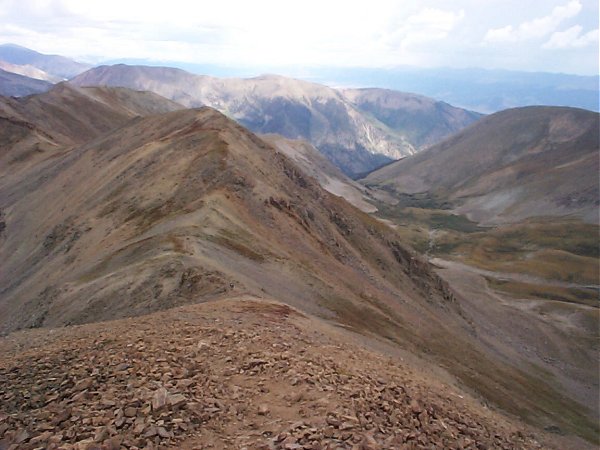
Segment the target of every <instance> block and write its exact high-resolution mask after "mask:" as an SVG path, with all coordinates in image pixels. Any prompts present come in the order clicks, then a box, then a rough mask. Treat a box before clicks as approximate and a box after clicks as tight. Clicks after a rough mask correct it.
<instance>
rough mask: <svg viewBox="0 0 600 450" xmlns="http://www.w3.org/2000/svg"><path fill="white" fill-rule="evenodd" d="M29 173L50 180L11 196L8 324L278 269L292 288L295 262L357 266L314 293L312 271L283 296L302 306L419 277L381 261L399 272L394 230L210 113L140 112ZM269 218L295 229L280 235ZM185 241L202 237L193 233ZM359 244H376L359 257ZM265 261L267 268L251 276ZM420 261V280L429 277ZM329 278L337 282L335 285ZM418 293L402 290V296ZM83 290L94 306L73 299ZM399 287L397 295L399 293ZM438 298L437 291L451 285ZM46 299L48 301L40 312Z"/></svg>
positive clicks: (171, 296)
mask: <svg viewBox="0 0 600 450" xmlns="http://www.w3.org/2000/svg"><path fill="white" fill-rule="evenodd" d="M274 168H276V170H273V169H274ZM27 178H39V179H43V180H47V181H46V182H43V183H42V184H41V185H40V186H39V187H38V188H37V189H35V190H34V191H30V189H31V188H30V185H29V183H28V182H27V181H26V180H23V181H21V182H16V183H15V184H14V185H10V186H8V187H7V188H6V190H4V191H3V192H2V194H3V195H2V199H3V204H2V205H1V207H2V210H3V211H4V212H5V216H6V228H5V230H4V233H5V236H11V238H10V239H6V240H4V242H3V246H2V253H3V254H4V255H6V256H7V259H6V264H5V266H4V267H5V269H6V270H5V271H3V274H2V277H3V279H2V283H1V284H2V286H3V287H4V288H3V292H2V295H3V298H4V299H10V302H8V303H4V304H3V308H2V309H3V314H2V317H4V318H5V319H6V320H5V321H4V324H3V325H4V327H5V329H6V327H8V329H11V328H14V327H21V326H23V325H24V324H26V323H31V321H32V320H33V321H34V322H37V324H38V325H39V324H41V323H44V324H54V325H58V324H61V323H65V321H69V320H77V321H81V320H86V319H85V318H86V317H87V318H89V317H95V319H100V318H103V317H105V318H110V317H118V316H119V315H120V314H130V313H131V312H132V311H136V310H139V311H143V310H153V309H159V308H161V307H165V306H168V305H169V304H171V302H174V303H175V304H177V303H179V302H186V301H189V297H188V295H190V294H192V293H194V292H195V291H196V289H200V290H202V289H203V288H206V289H208V291H209V293H212V294H211V295H216V294H217V293H222V292H227V291H228V290H229V289H230V287H229V283H230V282H231V283H234V285H237V286H238V287H239V288H240V289H242V288H243V289H249V290H250V291H252V292H256V293H260V292H261V290H260V288H259V286H264V287H265V288H266V287H267V286H269V285H271V284H273V283H274V280H273V279H272V277H274V276H275V274H277V278H278V279H286V278H287V279H289V282H290V283H291V286H293V285H294V284H298V283H299V280H295V281H294V279H293V278H290V276H291V274H289V273H288V274H287V275H286V273H287V270H289V269H286V268H285V267H286V266H287V265H289V268H290V269H291V267H295V270H294V278H295V277H296V276H298V275H299V274H300V275H301V276H300V279H301V280H302V279H303V277H309V278H312V277H314V276H315V275H314V274H315V273H321V271H320V270H318V267H324V265H332V264H333V265H337V266H340V267H339V271H340V272H339V273H345V272H348V275H347V276H346V277H344V280H345V281H343V282H342V283H341V285H340V283H339V282H333V281H325V280H318V279H315V280H313V283H314V284H315V287H313V288H310V289H308V290H306V286H305V285H304V284H305V283H306V280H303V281H301V282H300V284H298V289H291V286H288V289H287V297H286V298H285V299H286V301H288V302H289V303H292V304H303V306H305V307H307V308H308V307H309V306H310V303H306V302H307V300H306V298H307V296H311V295H312V296H314V298H321V299H322V300H321V301H322V302H324V304H323V305H322V306H321V307H324V306H326V305H327V304H329V303H331V302H335V301H337V300H335V298H338V297H340V296H343V297H345V298H348V299H352V298H357V295H358V293H360V292H363V289H358V287H357V286H355V285H354V282H353V281H351V280H352V279H353V278H356V277H358V278H364V277H367V278H368V277H369V276H371V277H375V278H374V279H376V280H378V281H377V282H376V283H374V286H373V288H374V289H376V290H381V291H382V293H386V292H387V294H386V296H389V295H392V292H394V290H393V289H392V287H391V286H390V285H389V283H397V282H400V280H403V282H404V283H408V285H410V284H413V282H411V281H409V280H407V277H406V275H405V274H404V271H402V272H401V273H398V274H394V275H391V274H387V271H388V269H385V270H384V269H379V268H378V266H377V265H376V264H375V261H376V260H386V261H387V264H386V265H385V266H386V267H388V266H389V267H393V266H395V265H398V264H402V263H401V262H399V261H396V259H397V258H400V261H404V259H403V258H405V256H400V255H403V253H402V252H403V251H404V250H399V249H397V248H396V247H395V245H396V244H393V236H389V237H387V238H385V236H386V234H387V232H386V231H385V230H386V228H385V227H384V226H383V225H380V224H378V223H377V222H376V221H374V220H372V219H370V218H368V217H367V216H362V217H354V213H353V212H352V211H353V209H348V208H350V207H349V205H347V204H346V203H345V202H340V201H339V200H338V199H337V198H336V197H333V196H330V195H329V194H327V193H326V192H325V191H323V190H321V188H320V187H319V186H318V185H317V184H316V183H315V182H314V181H312V180H310V179H308V178H305V176H304V175H303V174H302V173H301V172H300V171H299V170H298V169H297V168H296V167H295V166H294V165H293V164H291V163H290V162H289V161H288V160H287V158H285V157H283V156H281V155H279V154H277V153H276V152H274V151H273V149H272V148H271V147H269V146H267V145H266V144H265V143H263V142H262V141H260V140H258V139H257V138H256V137H254V136H253V135H251V134H249V133H247V132H246V131H245V130H244V129H242V128H241V127H239V126H237V125H235V124H234V123H233V122H230V121H228V120H227V119H226V118H225V117H224V116H221V115H220V114H218V113H216V112H214V111H213V110H209V109H204V110H201V111H195V110H186V111H181V112H174V113H170V114H166V115H160V116H150V117H148V118H145V119H139V120H134V121H131V122H129V124H128V125H126V126H125V127H123V128H120V129H118V130H117V131H115V132H114V133H111V134H108V135H104V136H100V137H99V138H98V139H97V140H96V141H94V142H93V144H92V143H88V144H87V145H84V146H82V147H80V148H77V149H75V150H72V151H70V152H68V153H67V154H66V155H65V156H64V157H63V158H61V159H58V160H56V161H54V162H53V163H51V164H47V165H44V166H43V167H42V168H41V171H40V173H39V174H33V173H30V174H29V175H28V177H27ZM73 192H78V193H79V194H78V195H77V196H73ZM17 198H18V199H19V201H18V202H16V199H17ZM13 199H14V200H13ZM26 205H27V206H26ZM31 210H34V211H36V212H37V214H40V219H41V218H42V217H43V218H44V219H43V221H42V222H43V224H42V223H38V222H30V221H31V218H27V220H26V215H24V214H27V215H28V214H31V213H30V212H27V211H31ZM26 225H27V226H29V225H33V226H34V228H33V229H27V226H26ZM272 227H276V228H277V229H286V230H288V231H287V232H286V233H285V234H281V235H274V234H273V233H272V231H270V229H271V228H272ZM44 230H46V231H44ZM36 236H37V237H36ZM186 236H188V237H189V238H192V237H193V239H192V240H191V241H189V242H188V237H186ZM16 245H18V249H17V248H16V247H15V246H16ZM358 248H361V249H362V248H365V249H366V248H370V249H371V250H370V251H369V252H368V253H357V252H358ZM90 252H92V253H90ZM148 252H149V253H148ZM165 252H166V253H165ZM215 252H217V253H215ZM395 252H396V253H395ZM398 252H400V253H398ZM69 253H70V255H69ZM238 253H241V254H242V256H245V259H243V261H245V262H243V264H241V265H240V263H239V262H236V261H235V260H234V259H233V260H232V257H233V256H235V255H237V254H238ZM92 254H93V255H94V256H93V257H91V255H92ZM153 255H154V256H153ZM299 255H302V257H300V256H299ZM395 255H396V256H395ZM84 256H85V257H84ZM164 256H168V258H166V260H165V258H164ZM208 256H211V257H210V258H208V259H207V257H208ZM23 257H25V258H24V259H23ZM369 259H371V261H370V262H368V261H369ZM169 260H172V262H171V263H169ZM84 261H87V263H84ZM219 261H221V263H219ZM224 261H227V262H228V263H227V264H225V263H224ZM275 261H278V262H277V263H276V264H274V262H275ZM286 261H287V262H286ZM263 262H264V263H265V264H264V266H262V267H263V269H261V272H264V273H263V274H262V275H258V274H256V273H254V272H255V270H256V268H255V267H258V266H261V265H262V263H263ZM125 263H126V265H123V264H125ZM136 265H139V266H138V267H137V268H136V269H135V271H138V272H139V271H142V272H141V273H145V275H141V273H140V274H138V275H136V277H135V279H132V278H131V275H132V270H134V269H133V267H136ZM246 265H248V267H246ZM303 266H305V267H303ZM236 267H237V270H234V268H236ZM74 270H75V271H74ZM246 270H248V271H249V272H247V273H245V271H246ZM381 270H384V272H381ZM420 270H423V272H422V276H424V277H425V279H427V277H429V276H433V275H432V274H428V272H427V271H426V270H425V269H424V268H423V269H420ZM173 271H174V273H173ZM271 272H273V273H272V274H271ZM296 272H297V273H296ZM351 273H352V274H354V275H350V274H351ZM384 273H385V274H386V275H385V278H383V275H384ZM211 274H212V275H211ZM302 274H304V275H302ZM172 277H175V279H177V278H179V277H180V284H173V282H175V279H173V278H172ZM242 277H243V278H242ZM237 278H240V279H237ZM161 279H162V280H163V281H164V283H165V284H164V286H163V287H161V288H157V289H158V290H157V291H155V292H154V294H153V298H155V300H153V301H151V302H150V303H149V304H136V303H135V302H136V301H138V300H140V299H141V297H140V298H137V297H136V296H135V295H132V296H131V299H130V302H132V303H129V304H125V303H122V301H121V300H118V299H119V297H120V295H119V294H118V292H119V290H120V289H124V288H127V287H129V289H134V286H136V288H140V289H142V290H141V291H140V292H139V295H140V296H145V295H146V293H147V292H146V289H147V288H149V287H150V285H148V286H147V287H146V285H147V283H150V280H154V281H152V286H155V287H156V283H159V280H161ZM261 279H263V280H262V281H261ZM35 280H37V282H36V281H35ZM144 280H146V281H144ZM432 280H433V281H432V282H433V283H434V285H435V278H434V279H432ZM190 283H191V284H190ZM204 283H208V285H207V286H204ZM188 284H189V285H190V286H191V288H193V289H192V290H191V291H188V289H191V288H190V286H188ZM196 284H198V285H196ZM278 284H279V282H278V283H277V285H278ZM52 286H53V287H52ZM300 286H302V287H301V288H300ZM330 286H336V288H335V289H334V291H332V290H331V289H332V288H331V287H330ZM43 287H45V288H44V289H42V288H43ZM142 287H143V288H142ZM275 288H277V287H276V286H275ZM412 289H413V290H414V292H415V294H414V295H417V294H416V293H417V292H419V291H420V288H418V287H417V286H416V285H413V288H412ZM435 289H437V288H435ZM36 290H38V294H37V295H39V296H38V297H37V300H35V301H34V302H32V304H31V308H32V309H31V310H29V308H25V310H28V313H25V311H24V310H23V305H22V304H21V302H22V301H25V300H26V299H31V298H35V297H36V294H34V292H35V291H36ZM337 290H339V292H337V293H336V292H335V291H337ZM40 291H42V292H40ZM410 291H411V289H404V292H405V293H406V294H403V295H410V294H409V292H410ZM83 292H87V298H88V301H87V302H86V304H85V305H82V304H81V303H79V302H78V300H77V299H79V298H81V295H82V293H83ZM278 294H279V295H282V294H281V293H279V292H278ZM363 294H364V292H363ZM32 295H33V297H32ZM48 295H50V298H48V297H47V296H48ZM364 295H366V294H364ZM394 295H395V294H394ZM394 295H392V297H390V298H389V300H388V301H392V302H394V301H396V300H392V298H393V297H394ZM439 295H440V296H441V297H440V300H441V299H443V296H444V295H446V294H445V293H443V292H442V291H440V294H439ZM327 297H329V298H327ZM19 299H21V300H19ZM116 301H118V302H119V303H118V304H114V302H116ZM107 302H108V303H107ZM40 303H41V304H45V303H46V306H45V307H43V308H40ZM351 304H352V302H350V303H349V304H348V306H350V305H351ZM100 305H102V308H100V309H99V310H98V308H99V307H100ZM315 307H316V305H314V304H313V305H312V307H311V308H315ZM321 307H317V310H319V309H320V308H321ZM5 308H6V309H5ZM15 308H16V309H15ZM309 309H310V308H309ZM36 317H37V319H36ZM88 320H89V319H88ZM23 321H25V322H23Z"/></svg>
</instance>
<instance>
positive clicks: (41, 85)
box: [0, 69, 52, 97]
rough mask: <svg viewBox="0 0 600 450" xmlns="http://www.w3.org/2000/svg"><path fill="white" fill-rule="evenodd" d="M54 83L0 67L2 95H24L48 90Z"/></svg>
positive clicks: (0, 92)
mask: <svg viewBox="0 0 600 450" xmlns="http://www.w3.org/2000/svg"><path fill="white" fill-rule="evenodd" d="M51 87H52V83H49V82H47V81H43V80H38V79H36V78H30V77H27V76H25V75H20V74H17V73H13V72H8V71H6V70H2V69H0V95H2V96H5V97H22V96H25V95H31V94H38V93H40V92H46V91H47V90H49V89H50V88H51Z"/></svg>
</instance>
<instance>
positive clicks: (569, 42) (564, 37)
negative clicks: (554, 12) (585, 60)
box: [542, 25, 599, 49]
mask: <svg viewBox="0 0 600 450" xmlns="http://www.w3.org/2000/svg"><path fill="white" fill-rule="evenodd" d="M582 31H583V28H582V27H581V26H579V25H575V26H573V27H571V28H569V29H567V30H565V31H557V32H555V33H553V34H552V36H550V39H549V40H548V42H546V43H545V44H544V45H542V48H545V49H567V48H582V47H587V46H588V45H592V44H596V46H597V45H598V34H599V33H598V29H597V28H596V29H595V30H591V31H588V32H587V33H584V34H582V33H581V32H582Z"/></svg>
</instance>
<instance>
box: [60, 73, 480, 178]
mask: <svg viewBox="0 0 600 450" xmlns="http://www.w3.org/2000/svg"><path fill="white" fill-rule="evenodd" d="M70 82H71V83H73V84H75V85H78V86H97V85H105V86H122V87H128V88H132V89H136V90H150V91H154V92H156V93H158V94H160V95H162V96H164V97H167V98H170V99H172V100H174V101H176V102H178V103H181V104H182V105H184V106H187V107H196V106H201V105H207V106H211V107H213V108H215V109H217V110H219V111H221V112H223V113H224V114H226V115H227V116H229V117H231V118H234V119H235V120H237V121H238V122H239V123H241V124H242V125H244V126H246V127H248V128H249V129H251V130H252V131H255V132H259V133H277V134H281V135H283V136H285V137H287V138H291V139H306V140H308V141H309V142H311V143H312V144H313V145H314V146H316V147H317V148H318V149H319V151H321V152H322V153H323V154H324V155H325V156H327V157H328V158H329V159H330V160H331V161H332V162H333V163H334V164H335V165H337V166H338V167H339V168H341V169H342V170H343V171H344V172H345V173H346V174H348V175H350V176H353V177H356V176H358V175H360V174H362V173H366V172H369V171H371V170H373V169H375V168H377V167H380V166H381V165H384V164H385V163H387V162H390V161H392V160H394V159H398V158H401V157H402V156H406V155H409V154H413V153H415V152H416V151H418V150H420V148H421V147H422V146H423V145H426V144H428V143H431V142H434V141H437V140H439V138H440V137H443V136H446V135H448V134H450V133H452V132H454V131H457V130H459V129H461V128H463V127H465V126H467V125H469V124H470V123H472V122H474V121H475V120H477V119H479V117H480V115H479V114H477V113H473V112H470V111H465V110H462V109H459V108H455V107H453V106H451V105H448V104H445V103H442V102H436V101H434V100H432V99H428V98H425V97H421V96H416V95H414V94H405V93H400V92H394V93H392V92H389V91H386V92H377V90H370V91H368V92H367V91H356V92H355V91H338V90H335V89H332V88H329V87H327V86H324V85H320V84H316V83H309V82H306V81H301V80H296V79H292V78H286V77H281V76H276V75H264V76H260V77H256V78H249V79H241V78H227V79H219V78H213V77H208V76H198V75H193V74H190V73H188V72H185V71H182V70H180V69H173V68H167V67H146V66H126V65H116V66H101V67H96V68H94V69H91V70H89V71H87V72H85V73H82V74H81V75H79V76H77V77H75V78H73V79H72V80H71V81H70ZM390 96H392V97H393V101H392V102H390V101H382V100H381V99H382V98H383V97H390ZM371 100H374V101H371ZM363 107H364V108H368V110H366V109H363ZM413 112H415V113H416V114H414V115H413V114H412V113H413Z"/></svg>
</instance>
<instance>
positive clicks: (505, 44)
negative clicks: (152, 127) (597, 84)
mask: <svg viewBox="0 0 600 450" xmlns="http://www.w3.org/2000/svg"><path fill="white" fill-rule="evenodd" d="M8 42H11V43H15V44H19V45H23V46H25V47H29V48H33V49H35V50H38V51H41V52H43V53H55V54H62V55H65V56H69V57H73V58H75V59H79V60H87V61H90V62H99V61H102V60H107V59H116V58H145V59H153V60H156V61H161V60H162V61H183V62H193V63H201V64H218V65H228V66H251V67H260V66H268V67H275V66H278V65H290V64H294V65H325V66H355V67H356V66H357V67H389V66H398V65H416V66H427V67H439V66H451V67H483V68H505V69H515V70H527V71H549V72H564V73H578V74H597V73H598V0H453V1H447V0H368V1H360V2H359V1H353V0H345V1H337V0H332V1H329V0H302V1H297V0H296V1H284V0H246V1H244V0H210V1H202V0H198V1H183V0H165V1H161V2H155V1H149V0H145V1H143V0H140V1H138V0H102V1H87V0H0V43H8Z"/></svg>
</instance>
